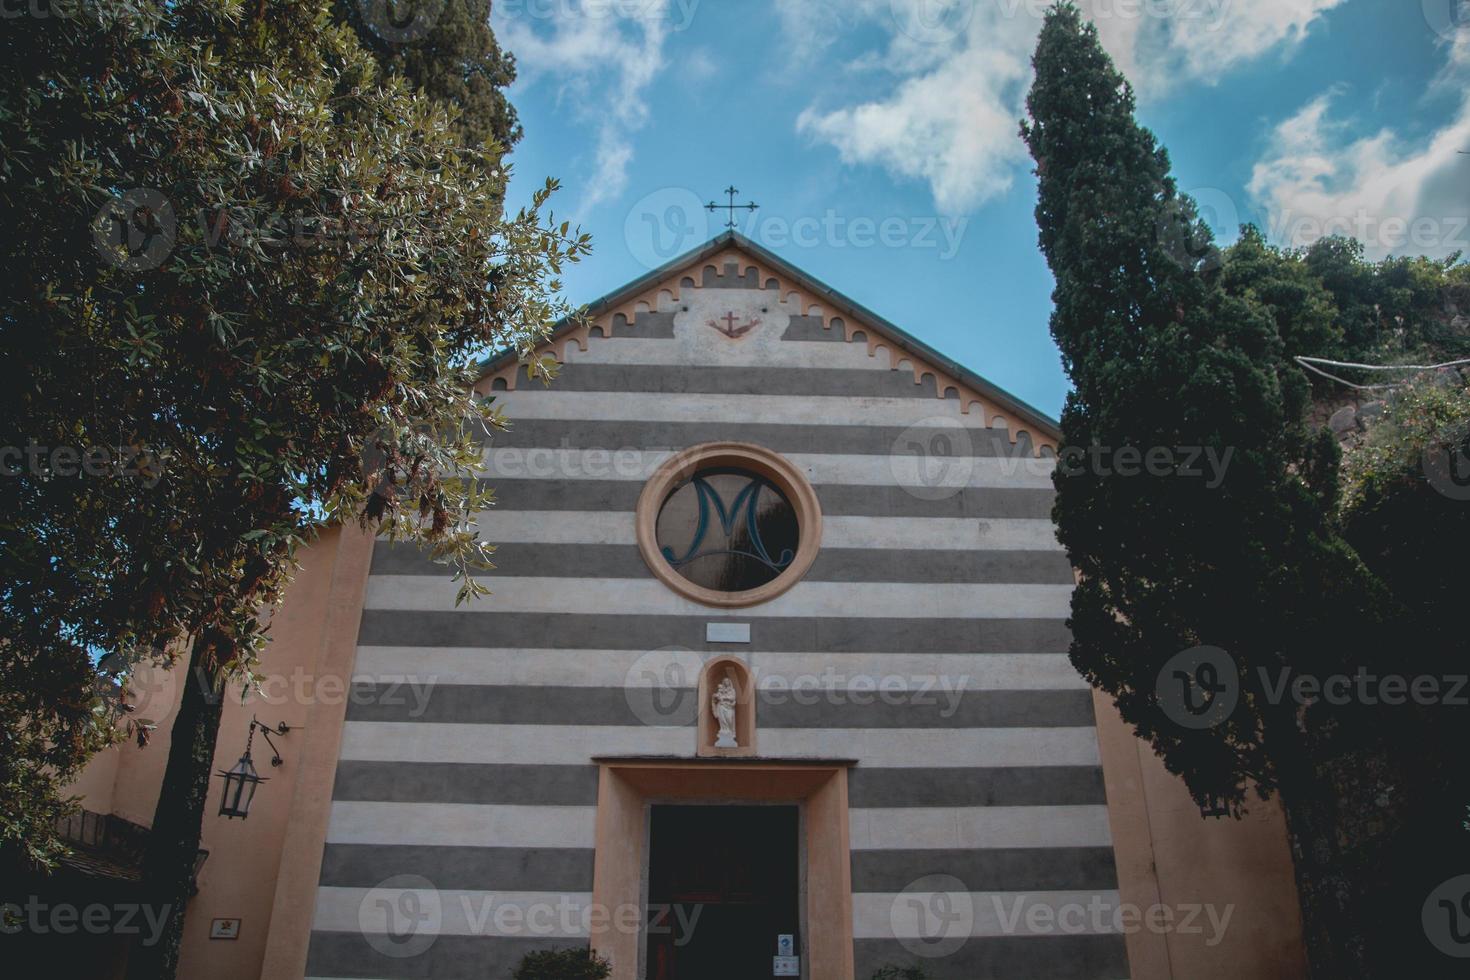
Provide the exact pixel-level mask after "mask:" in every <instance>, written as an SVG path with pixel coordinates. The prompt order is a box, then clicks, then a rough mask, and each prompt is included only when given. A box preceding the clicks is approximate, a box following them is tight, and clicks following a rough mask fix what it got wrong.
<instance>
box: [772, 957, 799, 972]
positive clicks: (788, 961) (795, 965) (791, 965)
mask: <svg viewBox="0 0 1470 980" xmlns="http://www.w3.org/2000/svg"><path fill="white" fill-rule="evenodd" d="M774 959H775V961H776V966H775V971H776V972H775V975H776V976H778V977H799V976H801V957H800V956H777V957H774Z"/></svg>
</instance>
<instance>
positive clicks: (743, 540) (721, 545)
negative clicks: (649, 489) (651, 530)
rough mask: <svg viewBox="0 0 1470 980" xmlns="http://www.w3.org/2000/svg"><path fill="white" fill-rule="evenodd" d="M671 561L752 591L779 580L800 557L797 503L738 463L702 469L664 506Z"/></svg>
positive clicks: (666, 552)
mask: <svg viewBox="0 0 1470 980" xmlns="http://www.w3.org/2000/svg"><path fill="white" fill-rule="evenodd" d="M657 538H658V545H659V551H660V552H661V553H662V554H663V557H664V560H665V561H667V562H668V563H669V565H670V566H672V567H673V568H674V569H675V570H676V571H677V572H678V573H679V574H680V575H682V576H683V577H684V578H686V579H688V580H689V581H691V582H693V583H695V584H696V585H702V586H704V587H705V588H710V589H718V590H719V591H721V592H745V591H748V590H750V589H755V588H759V587H760V586H762V585H765V584H766V583H767V582H770V581H771V580H773V579H775V578H776V577H777V576H779V575H780V574H781V573H782V572H783V571H785V570H786V568H787V567H789V566H790V565H791V563H792V562H793V561H794V560H795V558H796V552H797V549H798V546H799V545H800V542H801V529H800V526H799V524H798V522H797V519H796V510H795V508H794V507H792V505H791V501H790V500H788V499H787V498H786V495H785V494H783V493H782V492H781V491H780V490H779V489H778V488H777V487H776V486H775V485H774V484H772V483H771V482H770V481H769V480H767V479H766V478H765V477H762V476H760V475H759V474H756V473H751V472H747V471H745V470H737V469H711V470H702V471H700V472H698V473H696V474H695V475H694V477H693V478H692V479H690V480H688V481H687V482H685V483H683V484H681V485H680V486H678V487H676V488H675V489H674V490H673V491H672V492H671V493H670V494H669V495H668V497H667V498H665V500H664V504H663V507H662V508H661V509H660V510H659V514H658V526H657Z"/></svg>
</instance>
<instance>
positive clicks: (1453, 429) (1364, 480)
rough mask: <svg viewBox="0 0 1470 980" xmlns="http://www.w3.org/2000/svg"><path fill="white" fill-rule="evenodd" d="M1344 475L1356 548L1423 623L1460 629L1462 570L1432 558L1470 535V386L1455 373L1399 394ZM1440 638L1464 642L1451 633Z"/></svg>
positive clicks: (1447, 643)
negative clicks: (1448, 570) (1449, 571)
mask: <svg viewBox="0 0 1470 980" xmlns="http://www.w3.org/2000/svg"><path fill="white" fill-rule="evenodd" d="M1457 456H1458V460H1457V459H1456V457H1457ZM1342 483H1343V493H1342V499H1341V502H1340V505H1339V506H1340V509H1341V520H1342V525H1343V533H1344V535H1345V536H1346V537H1347V539H1348V540H1349V541H1350V542H1352V544H1353V547H1354V549H1355V550H1356V551H1357V552H1358V554H1360V555H1362V557H1363V560H1364V561H1365V562H1366V563H1367V564H1368V567H1370V568H1371V569H1373V571H1374V572H1375V573H1376V574H1377V575H1378V576H1379V578H1381V579H1382V580H1383V581H1385V582H1387V583H1389V585H1390V586H1391V587H1392V588H1393V590H1394V593H1395V594H1396V595H1398V596H1399V597H1400V598H1401V600H1402V601H1403V602H1404V604H1405V605H1406V606H1408V607H1409V608H1410V609H1412V610H1413V611H1414V613H1415V614H1416V617H1417V618H1418V620H1419V622H1420V623H1421V624H1422V626H1423V627H1424V628H1426V629H1430V630H1432V629H1434V628H1435V627H1436V626H1438V627H1439V628H1440V629H1443V630H1445V631H1446V632H1453V631H1456V630H1457V628H1458V627H1457V626H1455V625H1453V624H1456V622H1457V621H1458V620H1459V618H1460V617H1459V613H1460V608H1461V604H1462V601H1463V594H1464V581H1463V578H1462V577H1461V576H1458V575H1453V574H1446V573H1445V572H1446V569H1445V568H1444V567H1443V566H1442V565H1441V564H1440V563H1438V562H1435V561H1432V560H1426V558H1427V557H1429V556H1433V555H1435V554H1436V553H1437V552H1439V551H1441V550H1442V549H1443V548H1444V547H1445V546H1446V543H1447V542H1464V541H1470V386H1467V385H1466V383H1465V381H1464V379H1463V378H1462V377H1459V376H1457V375H1452V374H1448V373H1446V374H1444V375H1441V376H1438V377H1430V378H1421V379H1419V380H1417V381H1415V382H1414V383H1412V384H1410V385H1408V386H1406V387H1405V388H1403V389H1401V390H1398V391H1396V392H1394V393H1393V394H1392V396H1391V397H1389V398H1388V399H1387V400H1386V402H1385V404H1384V409H1383V417H1382V418H1381V419H1380V420H1378V421H1377V422H1375V423H1374V424H1373V426H1372V427H1371V428H1370V429H1369V430H1368V435H1367V437H1366V438H1365V440H1364V442H1363V444H1362V445H1361V446H1358V447H1357V448H1355V449H1352V450H1349V451H1348V452H1347V453H1346V454H1345V455H1344V458H1343V480H1342ZM1441 643H1442V644H1443V645H1444V648H1445V649H1452V648H1454V647H1455V646H1458V644H1456V643H1454V639H1453V637H1452V636H1445V637H1443V638H1441ZM1459 666H1460V665H1459V664H1454V663H1447V664H1443V665H1441V667H1442V668H1444V669H1442V670H1441V671H1440V673H1449V672H1452V671H1453V670H1454V669H1456V668H1457V667H1459Z"/></svg>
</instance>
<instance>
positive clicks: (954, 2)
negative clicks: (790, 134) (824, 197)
mask: <svg viewBox="0 0 1470 980" xmlns="http://www.w3.org/2000/svg"><path fill="white" fill-rule="evenodd" d="M1343 2H1345V0H1082V2H1081V4H1080V5H1081V6H1082V7H1083V9H1084V10H1085V11H1086V12H1087V13H1088V14H1089V16H1091V17H1092V19H1093V22H1094V23H1096V24H1097V25H1098V33H1099V36H1100V38H1101V39H1102V42H1103V45H1104V46H1105V47H1106V48H1107V49H1108V51H1109V53H1110V54H1112V55H1113V57H1114V59H1115V60H1116V61H1117V63H1118V65H1119V67H1120V68H1122V69H1123V71H1124V72H1125V73H1126V74H1127V75H1128V76H1129V77H1130V78H1131V79H1132V80H1133V81H1134V82H1135V85H1136V87H1137V88H1138V89H1139V91H1140V94H1141V95H1142V96H1143V97H1145V98H1148V97H1150V96H1152V95H1155V94H1162V93H1164V92H1167V91H1168V90H1169V88H1170V87H1171V86H1176V85H1178V84H1179V82H1180V81H1181V80H1186V81H1200V82H1205V83H1214V82H1216V81H1218V80H1219V79H1220V78H1221V77H1222V76H1223V75H1224V74H1225V73H1226V72H1228V71H1230V70H1231V69H1233V68H1236V67H1238V66H1240V65H1241V64H1243V63H1245V62H1247V61H1250V60H1252V59H1254V58H1258V57H1260V56H1261V55H1263V54H1265V53H1267V52H1270V51H1272V50H1287V49H1289V48H1290V47H1292V46H1294V45H1296V44H1297V43H1299V42H1300V41H1301V40H1302V38H1303V37H1305V35H1306V33H1307V31H1308V29H1309V28H1310V27H1311V25H1312V24H1313V22H1315V21H1316V20H1317V19H1318V18H1320V17H1321V16H1322V14H1323V13H1325V12H1326V11H1328V10H1330V9H1332V8H1333V7H1336V6H1338V5H1339V4H1341V3H1343ZM775 3H776V8H777V12H778V13H779V14H780V16H781V19H782V23H783V27H784V28H785V30H786V32H787V35H788V37H791V36H795V37H810V38H820V39H821V40H818V41H814V43H819V44H827V43H830V32H831V31H832V30H833V29H834V25H839V26H840V25H847V26H852V27H856V26H858V25H861V26H862V27H863V28H864V30H865V31H866V32H871V31H872V29H873V28H875V27H876V28H878V29H880V30H881V31H882V38H883V47H882V48H880V49H871V50H868V51H865V52H863V53H861V54H859V55H858V56H857V57H856V58H855V59H854V60H853V61H851V62H850V63H849V65H848V69H849V70H850V71H852V72H858V73H864V74H866V73H872V72H875V71H877V72H882V73H886V75H887V76H890V77H891V78H892V80H893V83H892V85H891V87H890V88H891V90H890V91H889V92H887V93H886V94H884V95H883V96H881V97H879V98H876V99H873V100H869V101H855V102H850V103H849V104H847V105H840V106H838V107H836V108H831V107H827V108H818V107H817V106H815V105H813V106H809V107H808V108H807V109H806V110H805V111H804V112H802V113H801V115H800V117H799V118H798V120H797V128H798V131H800V132H802V133H805V134H807V135H809V136H811V137H812V138H814V139H816V140H819V141H821V142H825V143H828V144H831V145H832V146H833V147H835V148H836V149H837V151H838V152H839V154H840V155H841V158H842V160H843V161H844V162H845V163H848V164H866V165H877V166H881V167H883V168H884V169H886V170H888V171H889V172H890V173H892V174H894V175H896V176H900V177H904V178H910V179H922V180H925V181H927V182H928V183H929V185H930V188H931V191H932V193H933V195H934V199H935V203H936V205H937V206H938V207H939V208H940V209H941V210H946V211H964V210H969V209H972V208H975V207H977V206H979V205H981V204H983V203H984V202H985V201H987V200H989V199H990V198H992V197H994V196H996V195H999V194H1002V193H1004V192H1005V191H1006V190H1007V189H1008V188H1009V187H1010V186H1011V183H1012V182H1013V181H1014V179H1015V176H1016V174H1017V173H1018V172H1020V171H1021V170H1022V169H1023V167H1024V160H1025V149H1024V147H1023V146H1022V144H1021V142H1020V139H1019V137H1018V136H1017V132H1016V130H1017V120H1019V119H1020V118H1021V116H1022V114H1023V113H1024V99H1025V92H1026V89H1027V87H1028V84H1029V79H1030V70H1031V69H1030V58H1031V53H1032V51H1033V50H1034V48H1035V45H1036V35H1037V32H1038V31H1039V30H1040V26H1041V20H1042V15H1043V14H1044V12H1045V10H1046V8H1047V7H1048V6H1049V5H1050V0H849V2H848V3H846V4H845V5H841V4H835V3H834V2H833V0H775ZM837 12H840V13H841V14H843V15H845V16H844V17H837V16H836V13H837ZM824 32H826V33H824ZM854 33H855V35H856V36H862V32H857V31H855V32H854Z"/></svg>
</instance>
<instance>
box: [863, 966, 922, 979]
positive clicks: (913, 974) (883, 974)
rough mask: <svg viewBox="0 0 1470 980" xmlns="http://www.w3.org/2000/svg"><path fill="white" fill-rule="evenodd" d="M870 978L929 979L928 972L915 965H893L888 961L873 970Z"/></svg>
mask: <svg viewBox="0 0 1470 980" xmlns="http://www.w3.org/2000/svg"><path fill="white" fill-rule="evenodd" d="M872 980H929V974H927V973H925V972H924V971H923V969H921V968H920V967H917V966H894V965H893V964H892V963H890V964H888V965H887V966H881V967H879V968H878V969H877V970H874V971H873V976H872Z"/></svg>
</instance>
